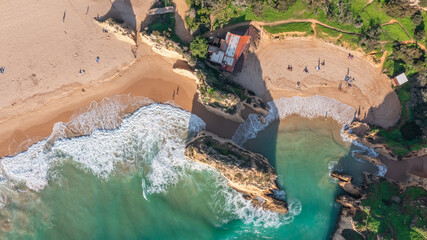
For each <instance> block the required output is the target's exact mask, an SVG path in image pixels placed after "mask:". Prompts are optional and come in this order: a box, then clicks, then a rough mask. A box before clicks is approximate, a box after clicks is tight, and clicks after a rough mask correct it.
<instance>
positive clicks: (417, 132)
mask: <svg viewBox="0 0 427 240" xmlns="http://www.w3.org/2000/svg"><path fill="white" fill-rule="evenodd" d="M399 131H400V133H401V134H402V137H403V138H404V139H406V140H413V139H416V138H419V137H421V135H422V132H421V128H420V126H418V125H417V124H416V123H415V122H412V121H411V122H406V123H405V124H403V125H402V127H400V129H399Z"/></svg>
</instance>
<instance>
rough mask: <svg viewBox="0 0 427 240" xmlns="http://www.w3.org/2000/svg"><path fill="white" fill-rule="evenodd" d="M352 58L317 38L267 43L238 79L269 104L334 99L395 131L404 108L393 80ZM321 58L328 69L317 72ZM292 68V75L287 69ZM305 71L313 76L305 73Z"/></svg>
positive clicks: (359, 114) (366, 63)
mask: <svg viewBox="0 0 427 240" xmlns="http://www.w3.org/2000/svg"><path fill="white" fill-rule="evenodd" d="M348 53H349V51H348V50H346V49H343V48H340V47H337V46H334V45H331V44H327V43H324V42H322V41H319V40H316V39H298V40H295V39H288V40H283V41H269V40H267V39H263V42H262V44H261V46H260V47H259V49H258V50H257V51H256V53H255V54H249V55H248V58H247V59H246V61H245V65H244V68H243V71H242V72H241V73H239V74H237V75H236V76H235V77H234V80H235V81H237V82H238V83H240V84H241V85H243V86H244V87H246V88H248V89H250V90H252V91H254V92H255V93H256V94H258V95H260V96H264V98H265V99H266V100H270V99H277V98H280V97H291V96H312V95H316V94H318V95H322V96H326V97H330V98H335V99H337V100H339V101H341V102H343V103H345V104H348V105H350V106H352V107H353V108H354V109H356V110H357V115H358V116H360V118H361V119H365V120H366V121H367V122H369V123H373V124H376V125H379V126H382V127H385V128H387V127H390V126H393V125H394V124H395V123H396V122H397V121H398V119H399V117H400V113H401V105H400V102H399V99H398V97H397V95H396V94H395V93H394V92H393V90H392V88H391V82H390V80H389V79H388V78H387V77H386V76H385V75H383V74H381V73H380V69H379V68H377V67H376V66H374V65H373V64H371V63H370V62H368V60H366V59H365V58H364V57H363V56H362V55H361V54H360V53H357V52H352V54H353V55H354V56H355V57H354V59H352V60H350V59H348V58H347V57H348ZM319 59H320V62H322V61H323V60H325V65H324V66H322V65H320V70H319V71H318V70H316V69H315V67H316V66H317V65H318V62H319ZM288 65H292V67H293V71H289V70H287V67H288ZM305 67H307V69H308V71H309V73H308V74H307V73H305V72H304V71H303V69H304V68H305ZM347 73H348V74H349V75H350V76H351V77H352V78H354V79H355V81H354V82H353V83H352V86H351V87H348V86H347V84H346V82H345V81H344V79H345V76H346V75H347ZM298 82H299V83H300V87H298V86H297V83H298ZM339 86H341V90H339Z"/></svg>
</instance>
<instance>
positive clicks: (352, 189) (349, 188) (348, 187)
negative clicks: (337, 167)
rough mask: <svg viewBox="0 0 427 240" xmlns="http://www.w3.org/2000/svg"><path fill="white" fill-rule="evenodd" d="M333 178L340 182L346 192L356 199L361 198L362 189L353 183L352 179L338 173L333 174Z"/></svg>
mask: <svg viewBox="0 0 427 240" xmlns="http://www.w3.org/2000/svg"><path fill="white" fill-rule="evenodd" d="M331 177H332V178H333V179H336V180H338V184H339V185H340V186H341V187H342V188H343V189H344V191H346V192H347V193H349V194H351V195H352V196H355V197H360V189H359V188H357V187H356V186H354V185H353V184H352V183H351V179H352V177H351V176H349V175H345V174H340V173H338V172H336V171H334V172H331Z"/></svg>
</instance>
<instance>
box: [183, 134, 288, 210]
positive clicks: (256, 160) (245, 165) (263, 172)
mask: <svg viewBox="0 0 427 240" xmlns="http://www.w3.org/2000/svg"><path fill="white" fill-rule="evenodd" d="M185 155H186V156H187V157H188V158H190V159H192V160H193V161H195V162H199V163H202V164H205V165H207V166H209V167H212V168H214V169H216V170H218V171H219V172H220V173H221V175H222V176H224V177H225V178H226V179H227V181H228V185H229V186H230V187H231V188H233V189H235V190H236V191H238V192H240V193H242V194H243V197H244V198H246V199H248V200H250V201H251V202H252V204H253V205H254V206H257V207H261V208H263V209H265V210H269V211H274V212H278V213H283V214H285V213H287V212H288V208H287V203H286V202H285V200H284V199H282V198H281V197H280V195H279V194H277V192H279V191H280V189H279V187H278V186H277V183H276V179H277V173H276V170H275V169H274V168H273V167H272V166H271V165H270V164H269V163H268V160H267V159H266V158H265V157H263V156H262V155H260V154H257V153H253V152H250V151H248V150H246V149H243V148H241V147H239V146H237V145H236V144H235V143H233V142H232V141H230V140H226V139H223V138H220V137H218V136H216V135H214V134H213V133H209V132H206V131H201V132H200V133H199V134H198V135H197V136H196V137H194V138H193V139H191V140H190V141H189V142H188V143H187V145H186V150H185Z"/></svg>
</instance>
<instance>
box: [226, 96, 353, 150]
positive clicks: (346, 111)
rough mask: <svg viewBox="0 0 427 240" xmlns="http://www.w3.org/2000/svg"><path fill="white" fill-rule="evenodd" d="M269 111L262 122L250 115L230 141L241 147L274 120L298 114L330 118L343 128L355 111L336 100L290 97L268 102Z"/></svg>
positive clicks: (255, 116) (307, 116) (308, 116)
mask: <svg viewBox="0 0 427 240" xmlns="http://www.w3.org/2000/svg"><path fill="white" fill-rule="evenodd" d="M267 105H268V106H269V107H270V110H269V112H268V114H267V116H266V117H265V121H262V120H261V119H260V117H259V116H258V115H256V114H250V115H249V117H248V119H247V120H246V121H245V122H244V123H243V124H241V125H240V126H239V128H238V129H237V130H236V133H235V134H234V136H233V138H232V140H233V141H234V142H235V143H237V144H238V145H243V144H244V143H245V142H246V141H248V140H249V139H252V138H255V137H256V135H257V133H258V132H259V131H261V130H263V129H264V128H266V127H267V126H268V125H270V124H271V123H272V122H273V121H274V120H277V119H283V118H285V117H287V116H289V115H293V114H298V115H300V116H302V117H306V118H315V117H332V119H334V120H335V121H337V122H338V123H339V124H342V125H343V126H345V125H346V124H350V123H351V122H352V121H353V119H354V113H355V110H354V109H353V108H352V107H351V106H348V105H346V104H343V103H341V102H340V101H338V100H335V99H332V98H328V97H323V96H319V95H316V96H312V97H298V96H296V97H291V98H284V97H282V98H280V99H278V100H274V101H271V102H268V103H267Z"/></svg>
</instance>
